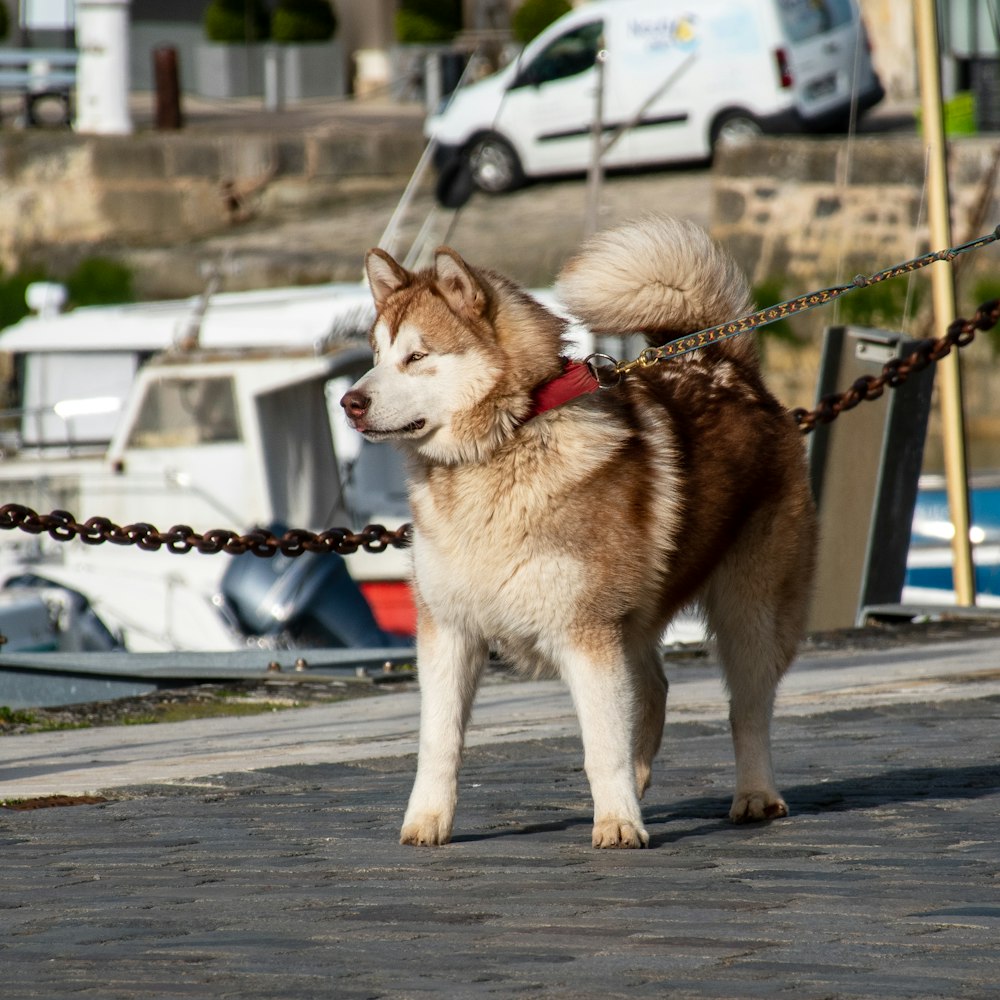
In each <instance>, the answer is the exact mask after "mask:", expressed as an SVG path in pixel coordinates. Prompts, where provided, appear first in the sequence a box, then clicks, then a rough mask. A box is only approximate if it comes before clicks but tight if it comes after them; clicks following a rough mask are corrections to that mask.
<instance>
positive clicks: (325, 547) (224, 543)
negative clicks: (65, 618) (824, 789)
mask: <svg viewBox="0 0 1000 1000" xmlns="http://www.w3.org/2000/svg"><path fill="white" fill-rule="evenodd" d="M998 231H1000V227H998ZM900 266H905V265H900ZM883 273H885V272H883ZM998 319H1000V299H994V300H992V301H990V302H987V303H985V304H984V305H981V306H980V307H979V308H978V309H977V310H976V313H975V315H974V316H973V317H972V319H969V320H967V319H956V320H955V321H954V322H952V323H951V325H950V326H949V327H948V330H947V331H946V333H945V335H944V336H943V337H937V338H933V339H927V340H921V341H919V342H918V343H917V346H916V348H915V349H914V350H913V351H911V353H909V354H908V355H906V356H905V357H898V358H892V359H890V360H889V361H888V362H886V364H885V365H883V366H882V373H881V374H880V375H863V376H861V377H860V378H858V379H855V381H854V383H853V384H852V385H851V387H850V388H849V389H847V390H845V391H844V392H841V393H833V394H831V395H828V396H824V397H823V398H822V399H821V400H820V401H819V405H818V406H816V408H815V409H812V410H806V409H803V408H799V409H796V410H793V411H792V417H793V419H794V420H795V422H796V423H797V424H798V426H799V430H800V431H801V432H802V433H803V434H808V433H809V432H810V431H813V430H815V428H816V426H817V425H818V424H828V423H830V422H831V421H833V420H835V419H836V418H837V417H838V416H840V414H841V413H843V412H844V411H846V410H850V409H853V408H854V407H855V406H857V405H858V404H859V403H862V402H864V401H866V400H874V399H878V398H879V397H880V396H881V395H882V394H883V393H884V392H885V387H886V386H889V387H890V388H892V389H895V388H896V387H897V386H900V385H902V384H903V382H905V381H906V380H907V378H909V376H910V375H912V374H914V373H916V372H920V371H923V370H924V369H925V368H927V367H929V366H930V365H932V364H934V363H935V362H937V361H940V360H941V359H942V358H943V357H945V356H946V355H947V354H949V353H950V352H951V349H952V347H965V346H966V345H967V344H970V343H972V341H973V339H974V338H975V335H976V331H977V330H990V329H992V328H993V327H994V326H995V325H996V323H997V321H998ZM748 329H749V327H748ZM741 332H742V331H741ZM0 529H3V530H7V531H12V530H14V529H20V530H21V531H24V532H27V533H28V534H30V535H41V534H48V535H49V537H50V538H53V539H55V540H56V541H58V542H68V541H71V540H72V539H74V538H79V539H80V541H82V542H83V543H84V544H86V545H100V544H101V543H103V542H110V543H112V544H113V545H135V546H137V547H138V548H140V549H142V550H143V551H145V552H156V551H158V550H159V549H161V548H165V549H167V551H168V552H173V553H175V554H184V553H186V552H191V551H196V552H201V553H203V554H206V555H212V554H215V553H217V552H226V553H228V554H229V555H243V554H244V553H247V552H249V553H252V554H253V555H255V556H260V557H261V558H270V557H272V556H274V555H277V554H278V553H279V552H280V553H281V554H282V555H283V556H300V555H302V554H303V553H305V552H315V553H321V554H322V553H331V552H335V553H337V554H338V555H351V554H353V553H355V552H357V551H358V550H359V549H363V550H364V551H365V552H374V553H378V552H384V551H385V550H386V549H388V548H390V547H392V548H398V549H402V548H406V547H407V546H409V545H410V544H411V542H412V540H413V525H412V524H409V523H407V524H402V525H400V526H399V527H398V528H396V529H395V530H390V529H388V528H385V527H383V526H382V525H381V524H369V525H366V526H365V527H364V528H362V529H361V531H359V532H353V531H351V530H349V529H347V528H329V529H327V530H326V531H322V532H318V533H317V532H312V531H305V530H303V529H301V528H292V529H290V530H288V531H286V532H285V533H284V534H283V535H281V536H280V537H279V536H277V535H274V534H273V533H271V532H269V531H265V530H263V529H255V530H253V531H249V532H247V533H246V534H242V535H241V534H238V533H237V532H235V531H229V530H226V529H224V528H216V529H213V530H210V531H206V532H204V533H203V534H199V533H198V532H196V531H194V529H193V528H190V527H189V526H188V525H186V524H178V525H174V526H173V527H172V528H170V529H169V530H167V531H159V530H158V529H157V528H155V527H154V526H153V525H152V524H146V523H144V522H139V523H137V524H128V525H124V526H122V525H117V524H115V523H114V522H113V521H111V520H110V519H109V518H106V517H91V518H89V519H88V520H86V521H84V522H82V523H81V522H79V521H77V520H76V518H75V517H74V516H73V515H72V514H70V513H69V512H68V511H65V510H54V511H52V513H50V514H39V513H37V512H36V511H34V510H32V509H31V508H30V507H26V506H24V505H23V504H16V503H9V504H5V505H4V506H2V507H0Z"/></svg>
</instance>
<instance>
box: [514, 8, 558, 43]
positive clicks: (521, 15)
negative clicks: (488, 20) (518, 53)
mask: <svg viewBox="0 0 1000 1000" xmlns="http://www.w3.org/2000/svg"><path fill="white" fill-rule="evenodd" d="M570 9H571V8H570V4H569V0H524V3H522V4H521V6H520V7H518V8H517V10H516V11H514V16H513V17H512V18H511V24H510V26H511V30H512V31H513V32H514V38H516V39H517V41H519V42H520V43H521V44H522V45H527V44H528V42H530V41H531V39H532V38H534V37H535V36H536V35H538V34H541V32H542V31H544V30H545V29H546V28H547V27H548V26H549V25H550V24H551V23H552V22H553V21H555V20H556V19H557V18H560V17H562V16H563V14H566V13H568V11H569V10H570Z"/></svg>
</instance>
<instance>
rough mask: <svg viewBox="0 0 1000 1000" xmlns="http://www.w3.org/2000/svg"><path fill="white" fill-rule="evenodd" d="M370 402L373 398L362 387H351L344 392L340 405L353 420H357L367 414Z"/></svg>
mask: <svg viewBox="0 0 1000 1000" xmlns="http://www.w3.org/2000/svg"><path fill="white" fill-rule="evenodd" d="M370 402H371V400H370V399H369V398H368V397H367V396H366V395H365V394H364V393H363V392H362V391H361V390H360V389H351V390H350V391H349V392H345V393H344V397H343V399H341V401H340V405H341V406H342V407H343V408H344V412H345V413H346V414H347V415H348V416H349V417H350V418H351V419H352V420H357V419H358V417H363V416H364V415H365V413H366V412H367V410H368V404H369V403H370Z"/></svg>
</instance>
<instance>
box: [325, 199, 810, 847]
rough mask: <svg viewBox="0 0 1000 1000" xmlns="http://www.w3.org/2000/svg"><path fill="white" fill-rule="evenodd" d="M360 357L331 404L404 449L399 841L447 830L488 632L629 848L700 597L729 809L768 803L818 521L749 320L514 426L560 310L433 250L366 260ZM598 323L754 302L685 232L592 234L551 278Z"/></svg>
mask: <svg viewBox="0 0 1000 1000" xmlns="http://www.w3.org/2000/svg"><path fill="white" fill-rule="evenodd" d="M366 264H367V272H368V279H369V283H370V285H371V289H372V293H373V295H374V298H375V303H376V306H377V318H376V321H375V324H374V327H373V329H372V335H371V339H372V347H373V349H374V352H375V365H374V367H373V368H372V369H371V371H369V372H368V373H367V374H366V375H365V376H364V377H363V378H361V379H360V380H359V381H358V383H357V384H356V385H355V387H354V388H353V389H352V390H351V391H350V392H348V393H347V395H346V396H345V397H344V399H343V400H342V404H343V406H344V408H345V411H346V412H347V415H348V417H349V419H350V420H351V422H352V423H353V424H354V426H355V427H356V428H357V429H358V430H359V431H361V432H362V433H363V434H364V435H365V436H366V437H368V438H369V439H371V440H376V439H377V440H382V439H391V440H394V441H395V442H396V443H397V444H398V445H400V446H401V447H402V448H403V449H404V450H405V452H406V453H407V455H408V458H409V474H410V487H409V488H410V501H411V507H412V514H413V521H414V526H415V538H414V549H413V554H414V567H415V591H416V600H417V607H418V639H417V652H418V661H419V667H420V686H421V720H420V749H419V758H418V763H417V775H416V781H415V783H414V787H413V792H412V794H411V796H410V802H409V806H408V808H407V810H406V816H405V819H404V822H403V828H402V835H401V840H402V842H403V843H406V844H444V843H447V842H448V840H449V839H450V837H451V832H452V823H453V820H454V815H455V804H456V798H457V783H458V778H457V776H458V769H459V763H460V758H461V753H462V744H463V739H464V732H465V728H466V723H467V722H468V719H469V714H470V710H471V706H472V701H473V697H474V695H475V691H476V688H477V685H478V681H479V678H480V674H481V672H482V669H483V666H484V664H485V663H486V660H487V656H488V651H489V649H490V648H491V647H492V648H495V649H498V650H499V651H501V652H502V653H503V654H504V655H505V656H506V657H507V658H508V659H509V660H510V661H511V662H512V663H514V664H518V665H520V666H522V667H525V668H527V669H530V670H532V671H535V672H554V673H556V674H558V675H560V676H561V677H563V678H564V680H565V681H566V683H567V684H568V686H569V689H570V691H571V693H572V697H573V700H574V703H575V706H576V710H577V713H578V715H579V719H580V726H581V729H582V733H583V743H584V756H585V768H586V772H587V776H588V778H589V780H590V786H591V792H592V794H593V799H594V829H593V844H594V846H595V847H639V846H644V845H645V844H647V842H648V839H649V838H648V836H647V833H646V830H645V829H644V827H643V821H642V814H641V812H640V808H639V798H640V797H641V795H642V794H643V793H644V791H645V790H646V788H647V786H648V785H649V780H650V770H651V767H652V763H653V758H654V756H655V755H656V753H657V750H658V749H659V746H660V738H661V734H662V731H663V723H664V715H665V708H666V696H667V681H666V678H665V677H664V674H663V670H662V665H661V660H660V656H659V653H658V644H659V641H660V637H661V635H662V633H663V630H664V627H665V626H666V625H667V623H668V622H669V621H670V619H671V617H672V616H673V615H674V614H675V613H676V612H677V611H678V609H680V608H681V607H683V606H684V605H687V604H689V603H690V602H692V601H694V600H698V601H700V602H701V604H702V606H703V608H704V613H705V616H706V620H707V624H708V625H709V627H710V629H711V630H712V632H713V633H714V634H715V636H716V640H717V647H718V653H719V657H720V659H721V661H722V665H723V667H724V671H725V678H726V682H727V684H728V688H729V693H730V700H731V711H730V719H731V723H732V735H733V743H734V746H735V753H736V792H735V796H734V798H733V803H732V809H731V811H730V815H731V817H732V819H733V820H735V821H737V822H742V821H747V820H762V819H770V818H773V817H778V816H784V815H785V814H786V813H787V808H786V806H785V802H784V801H783V799H782V798H781V796H780V794H779V793H778V791H777V789H776V787H775V784H774V777H773V774H772V767H771V752H770V722H771V714H772V708H773V702H774V694H775V689H776V687H777V685H778V682H779V680H780V678H781V676H782V674H783V673H784V672H785V670H786V669H787V668H788V666H789V664H790V663H791V661H792V658H793V656H794V654H795V650H796V646H797V644H798V641H799V639H800V636H801V633H802V630H803V627H804V621H805V616H806V609H807V607H806V606H807V601H808V594H809V589H810V588H809V585H810V579H811V575H812V567H813V558H814V556H813V552H814V535H815V516H814V511H813V505H812V500H811V497H810V493H809V489H808V485H807V481H806V476H805V468H804V459H803V449H802V445H801V441H800V436H799V434H798V433H797V431H796V428H795V426H794V424H793V421H792V420H791V418H790V416H789V415H788V413H787V412H786V411H785V410H784V409H783V408H782V407H781V406H780V405H779V404H778V403H777V402H776V401H775V399H774V398H773V397H772V396H771V395H770V394H769V392H768V391H767V389H766V388H765V386H764V384H763V382H762V380H761V375H760V373H759V370H758V366H757V361H756V349H755V347H754V345H753V343H752V342H751V341H750V339H749V338H747V337H741V338H736V339H734V340H731V341H728V342H726V343H724V344H719V345H713V346H711V347H707V348H704V349H702V350H700V351H696V352H694V353H692V354H688V355H686V356H685V357H684V358H683V359H680V360H677V361H668V362H665V363H662V364H657V365H655V366H653V367H650V368H648V369H642V370H637V371H636V372H635V373H633V374H630V375H629V376H628V377H627V378H625V379H624V381H623V382H622V384H621V385H620V386H619V387H618V388H615V389H610V390H602V391H600V392H597V393H592V394H589V395H584V396H581V397H579V398H577V399H574V400H572V401H571V402H568V403H566V404H565V405H562V406H560V407H558V408H556V409H552V410H549V411H547V412H544V413H542V414H541V415H539V416H536V417H533V418H530V419H528V417H529V413H530V411H531V407H532V392H533V390H535V389H536V388H537V387H538V386H540V385H541V384H544V383H546V382H547V381H549V380H552V379H554V378H556V377H557V376H558V375H559V374H560V371H561V369H562V361H561V357H560V355H561V353H562V350H563V343H562V339H561V338H562V334H563V331H564V323H563V321H562V320H561V319H559V318H557V317H556V316H554V315H553V314H552V313H550V312H549V311H548V310H546V309H545V308H543V307H542V306H541V305H539V304H538V302H536V301H535V300H534V299H533V298H531V297H530V296H528V295H527V294H525V293H524V292H522V291H521V290H520V289H518V288H517V287H516V286H515V285H513V284H512V283H511V282H509V281H508V280H506V279H505V278H503V277H500V276H499V275H496V274H494V273H491V272H489V271H485V270H479V269H476V268H474V267H471V266H470V265H468V264H467V263H465V261H463V260H462V259H461V258H460V257H459V256H458V254H456V253H455V252H454V251H453V250H450V249H448V248H441V249H440V250H438V252H437V255H436V258H435V263H434V266H433V267H432V268H430V269H428V270H426V271H421V272H417V273H411V272H408V271H406V270H404V269H403V268H402V267H400V266H399V265H398V264H397V263H396V262H395V261H394V260H393V259H392V258H391V257H389V256H388V255H387V254H386V253H384V252H383V251H381V250H373V251H371V252H370V253H369V254H368V256H367V260H366ZM557 288H558V291H559V292H560V295H561V297H562V299H563V301H564V302H565V303H566V305H567V306H568V307H569V309H570V310H571V311H572V312H573V313H574V314H575V315H576V316H577V317H579V318H580V319H582V320H583V321H584V322H586V323H587V324H588V325H589V326H590V327H591V329H592V330H594V332H596V333H611V332H626V331H641V332H643V333H645V334H646V336H647V337H648V339H649V340H650V342H651V343H654V344H657V343H662V342H664V341H665V340H666V339H669V338H670V337H672V336H677V335H680V334H682V333H685V332H691V331H693V330H698V329H701V328H704V327H707V326H710V325H713V324H715V323H719V322H722V321H724V320H726V319H731V318H734V317H736V316H738V315H740V314H742V313H744V312H745V311H747V309H748V308H749V306H750V301H749V294H748V290H747V284H746V281H745V279H744V277H743V276H742V275H741V274H740V273H739V271H738V269H737V268H736V267H735V265H734V264H733V263H732V261H731V260H730V259H729V258H728V257H727V256H726V255H725V254H724V253H723V252H722V251H721V250H720V249H719V248H718V247H717V246H716V245H715V244H713V243H712V242H711V241H710V240H709V238H708V237H707V236H706V234H705V233H704V232H703V231H702V230H700V229H698V228H697V227H696V226H693V225H691V224H687V223H684V222H679V221H677V220H672V219H666V218H649V219H645V220H642V221H639V222H636V223H632V224H628V225H625V226H623V227H621V228H619V229H616V230H612V231H608V232H605V233H601V234H599V235H597V236H596V237H594V238H592V239H591V240H590V241H589V242H588V243H586V244H585V245H584V247H583V248H582V249H581V251H580V252H579V253H578V255H577V256H576V257H575V258H574V259H572V260H570V261H569V263H568V264H567V265H566V266H565V268H564V269H563V271H562V274H561V275H560V278H559V282H558V286H557Z"/></svg>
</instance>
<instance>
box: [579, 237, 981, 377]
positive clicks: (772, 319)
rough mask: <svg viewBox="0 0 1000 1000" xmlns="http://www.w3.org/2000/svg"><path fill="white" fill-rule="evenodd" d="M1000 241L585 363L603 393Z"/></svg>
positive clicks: (942, 253) (963, 246) (916, 261)
mask: <svg viewBox="0 0 1000 1000" xmlns="http://www.w3.org/2000/svg"><path fill="white" fill-rule="evenodd" d="M998 239H1000V226H997V227H996V229H994V230H993V232H992V233H987V234H986V235H985V236H980V237H978V238H977V239H974V240H969V241H968V242H967V243H960V244H959V245H958V246H954V247H948V248H947V249H946V250H934V251H931V252H930V253H925V254H922V255H921V256H919V257H914V258H913V259H912V260H908V261H905V262H904V263H902V264H895V265H894V266H892V267H887V268H885V269H884V270H882V271H876V272H875V273H874V274H870V275H868V276H865V275H863V274H859V275H858V276H857V277H855V279H854V280H853V281H851V282H849V283H847V284H843V285H833V286H832V287H830V288H822V289H820V290H819V291H816V292H807V293H806V294H805V295H798V296H796V297H795V298H794V299H788V300H787V301H785V302H779V303H778V304H777V305H773V306H768V307H767V308H766V309H760V310H758V311H757V312H754V313H749V314H748V315H746V316H743V317H741V318H740V319H735V320H730V321H729V322H727V323H719V324H718V325H717V326H710V327H708V328H707V329H705V330H699V331H697V332H696V333H689V334H685V335H684V336H682V337H677V338H675V339H674V340H670V341H668V342H667V343H666V344H662V345H660V346H659V347H647V348H646V349H645V350H643V351H642V352H640V354H639V356H638V357H637V358H635V359H634V360H632V361H618V360H617V359H616V358H613V357H611V355H609V354H601V353H595V354H590V355H588V356H587V358H585V363H586V365H587V367H588V368H589V369H590V372H591V375H593V377H594V379H595V380H596V381H597V384H598V385H599V386H600V387H601V388H602V389H613V388H614V387H615V386H617V385H618V384H619V383H620V382H621V380H622V379H623V378H624V377H625V376H626V375H628V374H629V373H630V372H633V371H635V370H636V369H637V368H651V367H652V366H653V365H656V364H659V363H660V362H661V361H668V360H670V359H671V358H679V357H680V356H681V355H682V354H688V353H689V352H691V351H697V350H698V349H699V348H700V347H707V346H708V345H709V344H719V343H722V341H724V340H729V339H730V337H738V336H739V335H740V334H742V333H749V332H750V331H751V330H756V329H758V328H760V327H762V326H767V325H768V324H769V323H777V322H778V320H781V319H787V318H788V317H789V316H794V315H795V314H796V313H800V312H806V311H807V310H809V309H815V308H816V307H817V306H825V305H827V304H828V303H830V302H832V301H833V300H834V299H837V298H839V297H840V296H841V295H846V294H847V293H848V292H853V291H856V290H857V289H859V288H869V287H871V286H872V285H877V284H878V283H879V282H880V281H887V280H888V279H889V278H898V277H900V276H902V275H904V274H910V273H911V272H913V271H919V270H920V268H922V267H926V266H927V265H928V264H933V263H934V262H935V261H939V260H954V259H955V258H956V257H958V256H959V255H960V254H963V253H968V252H969V251H970V250H978V249H979V248H980V247H984V246H987V245H988V244H990V243H994V242H996V241H997V240H998Z"/></svg>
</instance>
